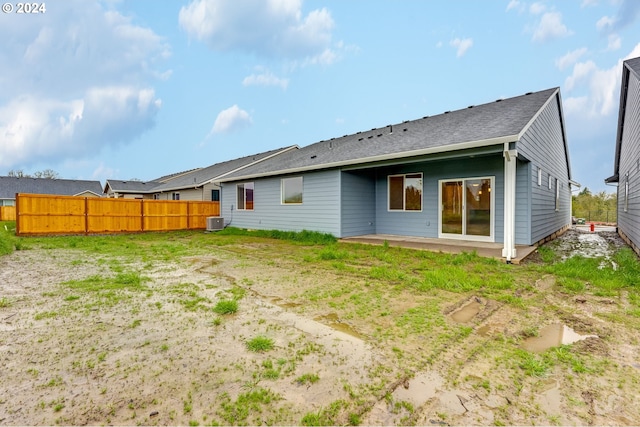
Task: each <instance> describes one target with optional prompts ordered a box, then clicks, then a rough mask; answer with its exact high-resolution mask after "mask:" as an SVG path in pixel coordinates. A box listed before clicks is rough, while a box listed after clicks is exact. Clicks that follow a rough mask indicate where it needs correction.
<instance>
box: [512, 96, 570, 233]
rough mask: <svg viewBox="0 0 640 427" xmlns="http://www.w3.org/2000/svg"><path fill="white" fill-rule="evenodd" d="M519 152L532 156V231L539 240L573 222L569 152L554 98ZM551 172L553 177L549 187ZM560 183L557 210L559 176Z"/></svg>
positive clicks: (526, 135)
mask: <svg viewBox="0 0 640 427" xmlns="http://www.w3.org/2000/svg"><path fill="white" fill-rule="evenodd" d="M517 148H518V153H519V154H522V156H523V157H524V158H526V159H528V160H529V161H530V162H531V163H532V165H531V167H530V173H529V182H530V185H531V234H530V240H529V242H528V243H529V244H532V243H535V242H537V241H539V240H541V239H543V238H545V237H547V236H549V235H551V234H553V233H554V232H556V231H558V230H560V229H562V228H563V227H564V226H566V225H569V223H570V217H571V212H570V210H571V189H570V186H569V170H568V167H567V153H566V152H565V145H564V140H563V134H562V126H561V122H560V108H559V106H558V101H557V98H554V99H553V100H552V101H551V102H550V103H549V104H548V105H547V106H546V107H545V109H544V110H543V111H542V113H541V114H540V115H539V116H538V117H537V119H536V120H535V122H534V123H533V124H532V125H531V126H530V127H529V129H528V130H527V131H526V132H525V134H524V135H523V136H522V138H521V139H520V141H519V142H518V147H517ZM538 168H542V183H541V185H538ZM549 175H551V177H552V185H551V189H549V186H548V183H549ZM556 178H557V179H558V184H559V185H560V207H559V211H558V212H556V210H555V200H556V188H555V179H556Z"/></svg>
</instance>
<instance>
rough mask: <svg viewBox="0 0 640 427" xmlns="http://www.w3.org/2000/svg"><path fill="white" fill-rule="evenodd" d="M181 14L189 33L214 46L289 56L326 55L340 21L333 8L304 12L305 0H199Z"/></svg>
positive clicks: (220, 48) (311, 56)
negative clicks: (337, 22) (304, 14)
mask: <svg viewBox="0 0 640 427" xmlns="http://www.w3.org/2000/svg"><path fill="white" fill-rule="evenodd" d="M178 19H179V23H180V26H181V27H182V28H183V29H184V30H185V31H186V32H187V34H188V35H189V36H191V37H194V38H196V39H197V40H200V41H202V42H204V43H206V44H207V45H208V46H209V47H211V48H212V49H214V50H218V51H228V50H242V51H245V52H249V53H256V54H259V55H264V56H269V57H283V58H287V59H300V58H313V57H317V56H318V55H323V52H325V51H326V50H328V49H330V45H331V39H332V30H333V27H334V21H333V18H332V17H331V14H330V13H329V11H327V9H324V8H323V9H316V10H313V11H311V12H310V13H309V14H308V15H306V16H303V14H302V1H301V0H193V1H191V3H189V4H188V5H187V6H183V7H182V8H181V9H180V13H179V18H178ZM325 57H326V54H325Z"/></svg>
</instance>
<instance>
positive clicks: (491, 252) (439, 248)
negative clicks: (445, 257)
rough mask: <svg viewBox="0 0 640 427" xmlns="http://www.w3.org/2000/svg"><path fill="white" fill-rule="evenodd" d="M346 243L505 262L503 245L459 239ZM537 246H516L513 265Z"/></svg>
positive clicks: (374, 237) (373, 237)
mask: <svg viewBox="0 0 640 427" xmlns="http://www.w3.org/2000/svg"><path fill="white" fill-rule="evenodd" d="M340 241H341V242H345V243H364V244H369V245H383V244H384V242H385V241H386V242H388V244H389V246H398V247H403V248H412V249H420V250H425V251H432V252H444V253H452V254H457V253H462V252H473V251H475V252H476V253H477V254H478V256H481V257H486V258H496V259H499V260H501V261H505V258H504V257H503V256H502V249H503V247H504V244H503V243H490V242H472V241H468V240H457V239H434V238H427V237H412V236H397V235H393V234H366V235H362V236H354V237H345V238H343V239H340ZM536 249H537V247H536V246H526V245H516V251H517V256H516V257H514V258H512V259H511V263H513V264H519V263H520V262H521V261H522V260H523V259H525V258H526V257H528V256H529V255H530V254H532V253H533V252H535V250H536Z"/></svg>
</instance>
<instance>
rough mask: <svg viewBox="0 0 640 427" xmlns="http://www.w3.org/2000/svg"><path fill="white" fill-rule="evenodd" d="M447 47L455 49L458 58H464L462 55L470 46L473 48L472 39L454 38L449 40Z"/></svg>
mask: <svg viewBox="0 0 640 427" xmlns="http://www.w3.org/2000/svg"><path fill="white" fill-rule="evenodd" d="M449 45H451V46H452V47H454V48H456V50H457V52H456V56H457V57H458V58H460V57H462V56H464V54H465V53H466V52H467V50H469V48H471V46H473V39H470V38H467V39H459V38H455V39H453V40H451V41H450V42H449Z"/></svg>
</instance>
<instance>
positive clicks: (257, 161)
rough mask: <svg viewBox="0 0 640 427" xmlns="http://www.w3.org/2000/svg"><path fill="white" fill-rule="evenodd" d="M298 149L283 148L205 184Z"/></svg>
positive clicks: (296, 146) (294, 147)
mask: <svg viewBox="0 0 640 427" xmlns="http://www.w3.org/2000/svg"><path fill="white" fill-rule="evenodd" d="M299 148H300V147H299V146H298V145H292V146H290V147H287V148H285V149H284V150H280V151H278V152H277V153H273V154H272V155H270V156H267V157H265V158H263V159H260V160H256V161H254V162H251V163H249V164H248V165H245V166H240V167H238V168H236V169H234V170H231V171H229V172H226V173H223V174H222V175H219V176H216V177H215V178H212V179H210V180H209V181H207V182H205V184H207V183H209V182H213V181H220V180H221V178H223V177H225V176H227V175H230V174H232V173H234V172H237V171H239V170H242V169H245V168H248V167H250V166H253V165H255V164H258V163H261V162H264V161H265V160H268V159H271V158H273V157H276V156H279V155H280V154H283V153H286V152H287V151H291V150H297V149H299Z"/></svg>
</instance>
